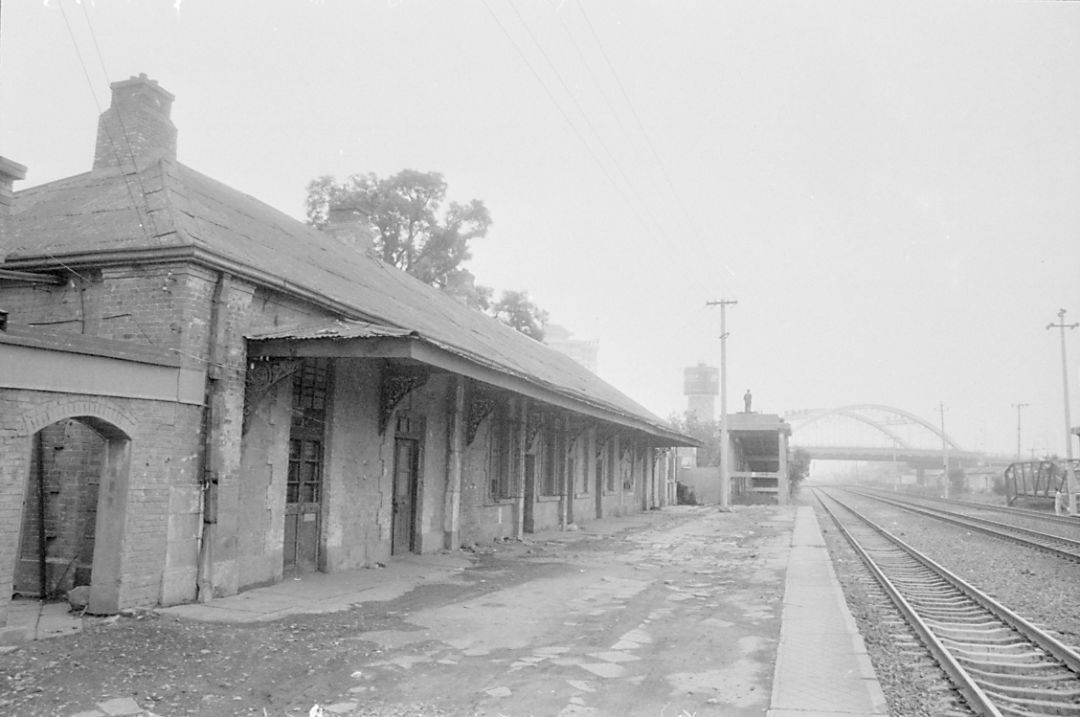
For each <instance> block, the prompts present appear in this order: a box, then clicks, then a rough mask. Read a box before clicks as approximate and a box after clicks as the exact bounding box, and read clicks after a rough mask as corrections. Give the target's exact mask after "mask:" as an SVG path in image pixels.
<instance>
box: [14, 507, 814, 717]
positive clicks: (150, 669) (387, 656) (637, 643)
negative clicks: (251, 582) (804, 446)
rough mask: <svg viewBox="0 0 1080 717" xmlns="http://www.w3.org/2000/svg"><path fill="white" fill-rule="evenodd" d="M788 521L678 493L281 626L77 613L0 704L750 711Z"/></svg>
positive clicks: (768, 673)
mask: <svg viewBox="0 0 1080 717" xmlns="http://www.w3.org/2000/svg"><path fill="white" fill-rule="evenodd" d="M793 515H794V513H793V512H792V511H791V510H790V509H783V508H776V507H764V506H762V507H737V508H736V509H735V510H734V511H733V512H721V511H720V510H718V509H717V508H715V507H690V506H679V507H673V508H666V509H664V510H663V511H654V512H652V513H650V514H648V515H647V516H644V517H635V518H634V519H632V520H629V519H628V520H627V521H625V524H624V525H622V526H620V525H619V524H618V521H615V522H614V523H610V522H608V521H604V523H605V527H603V528H602V529H601V528H598V527H596V526H594V527H591V528H590V526H586V527H585V529H583V530H580V531H572V532H565V533H558V534H554V533H552V534H544V535H538V536H532V537H531V538H530V539H528V540H525V541H521V542H518V541H510V542H500V543H496V544H494V545H481V546H476V548H475V550H474V551H473V552H472V553H471V560H470V563H471V566H470V567H468V568H466V569H465V570H462V571H460V572H457V573H455V574H453V575H452V576H451V577H450V578H448V579H445V580H440V581H437V582H432V583H427V584H422V585H418V586H417V587H416V588H415V589H413V590H411V591H410V592H408V593H407V594H405V595H404V596H403V597H401V598H398V599H395V600H392V601H386V602H365V603H361V604H358V605H356V606H354V607H352V608H351V609H349V610H345V611H342V612H336V613H331V614H323V615H309V616H301V617H292V618H287V619H284V620H280V621H278V622H271V623H260V624H247V625H230V624H225V625H222V624H211V623H202V622H193V621H189V620H182V619H179V618H176V617H172V616H166V615H162V614H159V613H156V612H148V613H139V614H138V615H137V616H136V617H121V618H112V619H109V620H95V621H92V622H90V621H88V622H87V624H86V626H85V627H84V629H83V630H82V631H81V632H79V633H77V634H74V635H71V636H67V637H58V638H53V639H50V640H41V641H37V642H33V643H27V644H25V645H23V646H21V647H20V648H18V649H17V650H14V651H12V652H9V653H6V654H3V655H0V714H4V715H13V716H19V717H22V716H23V715H26V716H28V717H29V716H34V715H48V716H49V717H58V716H59V717H72V716H75V715H78V717H101V716H103V715H120V714H135V715H144V716H145V715H160V716H161V717H178V716H180V715H199V716H218V715H220V716H231V715H260V716H263V717H284V716H287V715H291V716H294V717H306V716H308V715H319V714H322V715H326V716H327V717H329V716H330V715H337V714H340V715H346V716H349V715H351V716H354V717H356V716H369V715H370V716H379V715H431V716H443V715H454V716H457V715H469V716H481V715H484V716H492V717H494V716H496V715H506V716H507V717H510V716H514V717H517V716H524V715H536V716H540V715H560V716H563V717H571V716H585V715H601V716H602V715H657V716H661V717H689V716H691V715H693V716H698V717H704V716H705V715H724V717H750V716H751V715H754V716H755V717H756V716H760V715H762V714H763V713H764V710H765V709H766V708H767V707H768V702H769V692H770V687H771V682H772V674H773V662H774V659H775V651H776V643H777V640H778V637H779V629H780V610H781V602H782V596H783V577H784V567H785V565H786V559H787V554H788V546H789V542H790V533H791V527H792V520H793Z"/></svg>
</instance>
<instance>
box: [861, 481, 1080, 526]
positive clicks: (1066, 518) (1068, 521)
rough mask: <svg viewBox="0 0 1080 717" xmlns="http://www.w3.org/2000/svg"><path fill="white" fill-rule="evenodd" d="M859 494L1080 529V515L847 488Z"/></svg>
mask: <svg viewBox="0 0 1080 717" xmlns="http://www.w3.org/2000/svg"><path fill="white" fill-rule="evenodd" d="M845 490H850V491H854V492H859V493H866V494H869V495H882V496H884V495H889V496H893V498H894V499H897V500H922V501H926V502H928V503H945V504H946V505H955V506H958V507H961V508H966V509H970V510H981V511H986V512H994V513H1004V514H1006V515H1012V516H1015V517H1019V518H1031V519H1033V520H1041V521H1044V522H1046V523H1060V524H1061V525H1068V526H1070V527H1072V528H1080V515H1055V514H1053V513H1048V512H1046V511H1045V510H1032V509H1031V508H1017V507H1015V506H1011V505H992V504H990V503H974V502H972V501H969V500H952V499H950V498H939V497H938V496H936V495H909V494H906V493H904V494H897V493H894V492H892V491H886V490H883V489H880V488H866V487H863V486H860V487H859V488H846V489H845ZM898 495H902V496H903V497H902V498H898V497H897V496H898Z"/></svg>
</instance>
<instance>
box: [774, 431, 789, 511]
mask: <svg viewBox="0 0 1080 717" xmlns="http://www.w3.org/2000/svg"><path fill="white" fill-rule="evenodd" d="M777 447H778V448H779V451H780V456H779V458H780V467H779V468H778V471H779V475H778V476H777V481H776V502H777V503H778V504H779V505H787V504H788V503H790V502H791V485H790V483H789V481H788V440H787V436H786V435H784V432H783V431H780V432H779V433H777Z"/></svg>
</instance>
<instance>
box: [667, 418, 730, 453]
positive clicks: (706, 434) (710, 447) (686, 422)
mask: <svg viewBox="0 0 1080 717" xmlns="http://www.w3.org/2000/svg"><path fill="white" fill-rule="evenodd" d="M668 422H669V423H671V425H672V426H673V427H674V428H675V430H677V431H679V432H680V433H684V434H686V435H688V436H690V437H691V438H696V439H698V440H699V441H701V447H699V448H698V449H697V464H698V467H702V466H718V465H720V422H719V421H716V420H711V421H703V420H701V419H700V418H698V415H697V414H696V413H692V412H690V411H686V412H685V413H683V415H681V416H679V415H678V414H672V416H671V417H670V418H669V419H668Z"/></svg>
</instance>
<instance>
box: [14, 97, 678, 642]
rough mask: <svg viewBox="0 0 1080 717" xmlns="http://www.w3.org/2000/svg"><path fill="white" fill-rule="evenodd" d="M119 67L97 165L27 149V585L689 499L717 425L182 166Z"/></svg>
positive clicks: (196, 586) (447, 543)
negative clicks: (32, 168)
mask: <svg viewBox="0 0 1080 717" xmlns="http://www.w3.org/2000/svg"><path fill="white" fill-rule="evenodd" d="M173 100H174V98H173V96H172V95H171V94H170V93H169V92H167V91H166V90H165V89H163V88H162V87H160V86H159V85H158V84H157V83H156V82H155V81H153V80H150V79H148V78H146V76H139V77H133V78H131V79H129V80H125V81H122V82H116V83H113V85H112V104H111V106H110V108H109V109H108V110H107V111H106V112H104V113H103V114H102V116H101V118H100V119H99V124H98V138H97V146H96V151H95V154H94V161H93V166H92V168H91V169H90V170H89V171H88V172H85V173H83V174H79V175H77V176H73V177H69V178H66V179H61V180H58V181H54V182H50V183H47V184H44V185H41V186H36V187H32V188H28V189H24V190H21V191H18V192H15V191H13V184H14V182H16V181H19V180H21V179H23V177H24V176H25V171H26V170H25V168H24V167H22V166H20V165H18V164H16V163H15V162H12V161H9V160H3V159H0V229H2V238H0V365H2V366H3V370H0V637H3V636H4V625H5V624H6V612H7V607H8V604H9V602H8V599H9V596H11V595H13V594H19V595H27V596H48V595H53V594H63V593H64V592H66V591H68V590H70V589H71V588H73V587H75V586H88V588H89V591H88V592H89V608H88V609H89V610H90V612H93V613H98V614H109V613H114V612H116V611H118V610H120V609H123V608H129V607H151V606H156V605H170V604H177V603H183V602H191V601H196V600H199V601H207V600H210V599H212V598H214V597H218V596H225V595H230V594H235V593H237V592H238V591H240V590H243V589H245V588H247V587H252V586H258V585H265V584H269V583H273V582H276V581H280V580H282V579H283V578H284V577H285V576H288V575H292V574H296V573H298V572H304V571H327V572H332V571H342V570H353V569H358V568H362V567H365V566H373V565H375V564H377V563H379V562H385V561H388V560H391V559H393V557H394V556H399V555H405V554H409V553H430V552H434V551H442V550H454V549H457V548H459V547H460V546H462V545H468V544H473V543H477V542H483V541H490V540H493V539H499V538H512V537H521V536H523V535H525V534H527V533H529V532H531V531H537V530H544V529H553V528H554V529H557V528H560V527H567V526H570V525H572V524H581V523H583V522H587V521H589V520H592V519H596V518H599V517H604V516H610V515H620V514H625V513H628V512H633V511H642V510H647V509H650V508H654V507H659V506H662V505H664V504H665V503H666V502H667V501H668V500H669V496H672V495H674V488H673V481H674V475H673V473H672V471H670V470H669V465H670V463H669V460H668V456H669V453H668V449H669V448H671V447H674V446H680V445H694V444H695V441H694V439H692V438H689V437H687V436H684V435H681V434H679V433H677V432H676V431H674V430H672V429H671V428H670V427H669V426H668V425H667V424H666V423H665V422H664V421H662V420H661V419H659V418H657V417H656V416H654V415H653V414H651V413H650V412H649V411H647V410H646V409H645V408H643V407H642V406H640V405H638V404H637V403H635V402H634V401H633V400H631V399H630V398H628V397H627V396H626V395H624V394H623V393H621V392H620V391H618V390H616V389H615V388H613V387H612V386H610V385H609V384H607V383H605V382H604V381H602V380H601V379H599V378H598V377H597V376H595V375H594V374H593V373H591V372H590V371H588V370H587V369H585V368H584V367H582V366H581V365H579V364H578V363H577V362H575V361H573V360H572V359H570V358H569V357H567V356H565V355H563V354H561V353H559V352H558V351H555V350H553V349H551V348H549V347H546V346H544V345H543V344H541V343H538V342H536V341H534V340H533V339H531V338H529V337H527V336H525V335H524V334H521V333H518V332H516V331H514V330H513V329H511V328H509V327H507V326H504V325H503V324H501V323H499V322H498V321H496V320H494V319H491V318H489V317H487V316H484V315H482V314H480V313H479V312H476V311H474V310H472V309H469V308H468V307H466V306H464V305H463V304H460V303H458V302H457V301H456V300H454V299H453V298H451V297H449V296H448V295H446V294H444V293H442V292H440V291H438V290H437V289H434V288H432V287H429V286H427V285H425V284H423V283H422V282H420V281H419V280H416V279H414V278H413V277H411V276H408V275H407V274H405V273H404V272H402V271H400V270H398V269H396V268H394V267H392V266H389V265H387V264H384V263H383V262H381V261H380V260H378V259H376V258H374V257H372V256H370V255H369V254H367V253H365V252H363V251H358V250H357V249H356V248H355V247H352V246H348V245H346V244H345V243H343V242H342V241H340V240H339V239H338V238H337V236H336V235H335V233H334V232H320V231H317V230H315V229H313V228H311V227H309V226H307V225H305V224H303V223H301V222H299V221H297V220H295V219H293V218H291V217H289V216H287V215H285V214H283V213H281V212H279V211H277V210H275V209H273V208H272V207H270V206H268V205H266V204H264V203H262V202H260V201H258V200H256V199H254V198H252V197H250V196H248V195H246V194H243V193H242V192H240V191H238V190H236V189H233V188H231V187H229V186H226V185H224V184H222V183H220V182H217V181H215V180H213V179H211V178H210V177H207V176H205V175H203V174H200V173H199V172H197V171H195V170H194V169H191V168H189V167H187V166H185V165H184V164H181V163H179V162H178V161H177V159H176V135H177V132H176V128H175V127H174V126H173V124H172V121H171V119H170V107H171V105H172V102H173Z"/></svg>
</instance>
